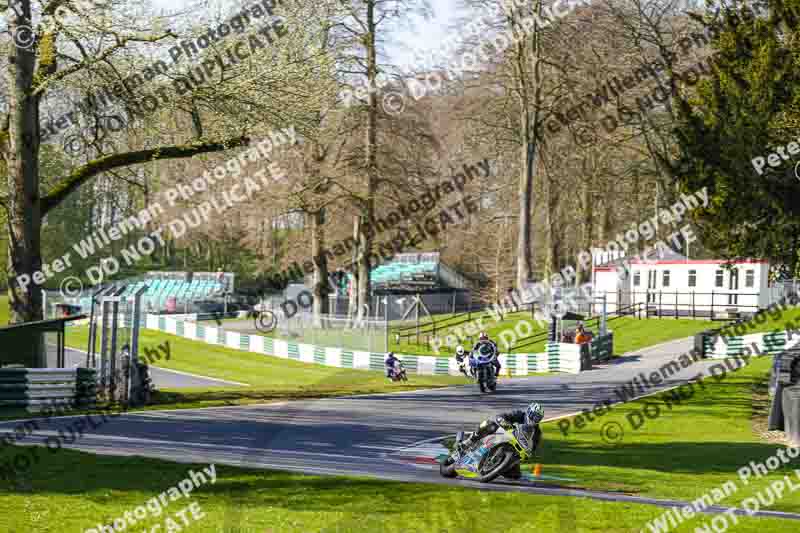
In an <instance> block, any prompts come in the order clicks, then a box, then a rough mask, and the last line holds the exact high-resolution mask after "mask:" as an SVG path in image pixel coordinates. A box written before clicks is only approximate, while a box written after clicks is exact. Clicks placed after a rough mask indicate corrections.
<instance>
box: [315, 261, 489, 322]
mask: <svg viewBox="0 0 800 533" xmlns="http://www.w3.org/2000/svg"><path fill="white" fill-rule="evenodd" d="M346 282H347V285H348V286H346V288H344V290H339V291H337V293H336V294H332V295H330V296H329V298H330V309H331V312H332V313H333V314H335V315H346V314H347V312H348V304H349V298H350V297H352V282H353V278H352V276H348V278H347V280H346ZM371 285H372V295H371V298H370V301H371V304H370V315H371V316H372V317H375V318H381V319H384V320H386V319H388V320H396V319H399V318H403V317H404V316H405V315H408V314H409V310H410V307H411V306H413V305H416V306H418V307H419V308H420V309H422V310H423V312H424V313H425V314H437V313H452V312H455V311H457V310H466V309H467V308H470V307H472V306H473V305H474V304H475V303H476V302H473V301H472V297H471V288H472V285H473V282H472V281H471V280H470V279H469V278H467V277H466V276H464V275H462V274H460V273H458V272H457V271H456V270H455V269H453V268H452V267H449V266H448V265H446V264H444V263H443V262H442V261H441V256H440V254H439V252H427V253H405V254H397V255H396V256H394V258H393V259H392V260H391V261H389V262H387V263H385V264H382V265H378V266H376V267H374V268H373V269H372V273H371ZM414 313H415V315H416V313H417V311H415V312H414Z"/></svg>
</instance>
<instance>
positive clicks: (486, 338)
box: [472, 331, 501, 376]
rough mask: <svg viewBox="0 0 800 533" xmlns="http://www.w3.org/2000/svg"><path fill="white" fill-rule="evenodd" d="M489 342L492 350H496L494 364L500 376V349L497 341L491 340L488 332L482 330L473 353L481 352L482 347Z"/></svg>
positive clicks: (497, 374)
mask: <svg viewBox="0 0 800 533" xmlns="http://www.w3.org/2000/svg"><path fill="white" fill-rule="evenodd" d="M486 344H488V345H489V346H491V348H492V350H494V362H493V363H492V365H493V366H494V369H495V372H496V374H495V375H496V376H500V368H501V367H500V350H499V349H498V348H497V343H495V342H494V341H493V340H489V335H487V334H486V332H485V331H481V333H480V335H478V342H477V343H476V344H475V347H474V348H472V353H476V354H477V353H481V352H480V348H481V346H484V345H486Z"/></svg>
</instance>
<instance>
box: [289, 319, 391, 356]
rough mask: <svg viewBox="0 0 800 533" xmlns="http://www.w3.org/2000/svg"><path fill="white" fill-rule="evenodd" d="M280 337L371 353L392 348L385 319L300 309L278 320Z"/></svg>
mask: <svg viewBox="0 0 800 533" xmlns="http://www.w3.org/2000/svg"><path fill="white" fill-rule="evenodd" d="M274 335H275V337H276V338H280V339H284V340H288V341H292V342H298V343H304V344H315V345H317V346H335V347H341V348H343V349H347V350H358V351H367V352H387V351H389V332H388V324H387V322H386V321H385V320H380V319H378V320H376V319H371V318H370V319H363V320H361V321H356V320H355V319H351V318H348V317H342V316H334V315H321V316H319V317H316V318H315V317H314V316H313V314H311V313H307V312H300V313H297V314H296V315H294V316H293V317H291V318H288V319H287V318H283V316H281V317H280V318H279V320H278V326H277V328H276V329H275V332H274Z"/></svg>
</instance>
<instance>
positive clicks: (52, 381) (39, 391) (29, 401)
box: [0, 368, 97, 411]
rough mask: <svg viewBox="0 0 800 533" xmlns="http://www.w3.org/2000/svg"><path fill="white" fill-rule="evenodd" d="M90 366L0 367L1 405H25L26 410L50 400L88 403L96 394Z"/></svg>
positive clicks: (49, 402) (32, 409) (90, 403)
mask: <svg viewBox="0 0 800 533" xmlns="http://www.w3.org/2000/svg"><path fill="white" fill-rule="evenodd" d="M95 380H96V372H95V370H94V369H92V368H70V369H64V368H3V369H0V407H25V408H27V409H28V410H29V411H35V410H39V409H42V408H44V407H46V406H48V405H52V404H53V403H58V404H69V405H80V406H91V405H94V403H95V400H96V397H97V388H96V387H97V386H96V381H95Z"/></svg>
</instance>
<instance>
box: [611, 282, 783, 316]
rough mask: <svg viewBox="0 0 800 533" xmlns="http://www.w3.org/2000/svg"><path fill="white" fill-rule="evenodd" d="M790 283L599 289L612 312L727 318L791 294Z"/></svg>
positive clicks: (748, 313) (744, 313) (748, 311)
mask: <svg viewBox="0 0 800 533" xmlns="http://www.w3.org/2000/svg"><path fill="white" fill-rule="evenodd" d="M793 290H794V289H793V287H792V286H789V285H787V286H786V287H785V288H784V287H780V288H777V289H775V290H770V291H769V292H768V293H765V294H762V293H732V292H730V291H725V292H718V291H710V292H694V291H692V292H681V291H656V290H651V291H610V292H599V293H598V295H605V296H606V297H607V299H608V306H609V311H610V312H612V313H623V312H626V311H625V310H628V311H627V313H629V314H631V313H632V311H631V310H635V313H636V314H637V315H639V316H641V317H643V318H706V319H711V320H720V319H722V320H726V319H731V318H739V317H742V316H752V315H754V314H756V313H757V312H758V311H759V310H760V309H765V308H766V307H768V306H769V305H771V304H772V303H774V302H777V301H779V300H780V299H781V298H783V297H786V296H791V295H792V294H796V293H793V292H792V291H793Z"/></svg>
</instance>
